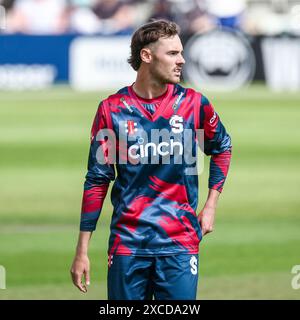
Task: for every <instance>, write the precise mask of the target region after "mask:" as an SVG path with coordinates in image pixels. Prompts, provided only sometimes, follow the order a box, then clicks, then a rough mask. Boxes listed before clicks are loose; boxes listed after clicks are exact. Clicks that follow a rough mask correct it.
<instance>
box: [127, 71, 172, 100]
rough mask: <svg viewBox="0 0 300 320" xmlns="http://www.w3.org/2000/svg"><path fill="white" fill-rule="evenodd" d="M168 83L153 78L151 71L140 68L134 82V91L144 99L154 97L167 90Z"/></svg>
mask: <svg viewBox="0 0 300 320" xmlns="http://www.w3.org/2000/svg"><path fill="white" fill-rule="evenodd" d="M167 88H168V85H167V84H166V83H161V82H159V81H156V80H155V79H153V78H152V77H151V76H150V74H149V72H143V71H142V70H139V72H138V73H137V77H136V81H135V83H134V84H133V90H134V92H135V93H136V94H137V95H138V96H140V97H141V98H144V99H154V98H156V97H159V96H161V95H163V94H164V93H165V92H166V91H167Z"/></svg>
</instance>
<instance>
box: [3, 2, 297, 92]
mask: <svg viewBox="0 0 300 320" xmlns="http://www.w3.org/2000/svg"><path fill="white" fill-rule="evenodd" d="M153 18H154V19H158V18H164V19H169V20H173V21H175V22H176V23H178V24H179V26H180V27H181V31H182V40H183V43H184V47H185V48H184V49H185V50H184V51H185V57H186V65H185V68H184V74H183V77H184V80H185V81H187V82H189V83H191V84H193V85H194V86H196V87H197V86H199V87H203V86H205V87H212V88H217V89H224V90H232V89H236V88H239V87H241V86H244V85H247V84H249V83H251V82H252V81H255V80H260V81H265V82H266V83H267V85H268V86H269V87H270V88H272V89H274V90H300V66H299V64H300V58H299V57H300V40H299V39H300V1H291V0H265V1H264V0H251V1H250V0H249V1H246V0H226V1H225V0H150V1H141V0H0V89H28V88H34V89H39V88H44V87H46V86H49V85H52V84H54V83H70V84H71V85H72V86H73V87H74V88H75V89H79V90H98V89H108V88H115V87H119V86H121V85H125V84H128V82H131V81H133V80H134V76H135V73H134V72H133V71H132V70H131V69H130V67H129V65H128V64H127V62H126V61H127V58H128V56H129V43H130V36H131V34H132V32H133V31H134V30H135V29H136V28H137V27H138V26H140V25H141V24H142V23H145V22H147V21H149V20H150V19H153Z"/></svg>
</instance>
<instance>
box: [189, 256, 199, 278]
mask: <svg viewBox="0 0 300 320" xmlns="http://www.w3.org/2000/svg"><path fill="white" fill-rule="evenodd" d="M197 264H198V261H197V258H196V257H195V256H192V257H191V260H190V265H191V273H192V274H193V275H196V274H197V271H198V270H197Z"/></svg>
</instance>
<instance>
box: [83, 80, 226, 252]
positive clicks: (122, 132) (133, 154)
mask: <svg viewBox="0 0 300 320" xmlns="http://www.w3.org/2000/svg"><path fill="white" fill-rule="evenodd" d="M199 132H200V135H199ZM201 133H202V137H203V142H204V143H203V148H202V149H203V152H204V153H205V154H206V155H209V156H211V160H210V173H209V188H210V189H215V190H218V191H219V192H221V191H222V188H223V185H224V182H225V179H226V176H227V172H228V168H229V164H230V159H231V139H230V136H229V135H228V133H227V132H226V130H225V128H224V126H223V124H222V122H221V121H220V118H219V116H218V114H217V113H216V112H215V110H214V108H213V106H212V104H211V103H210V102H209V101H208V99H207V98H206V97H205V96H204V95H202V94H201V93H199V92H197V91H195V90H193V89H190V88H184V87H182V86H180V85H179V84H176V85H174V84H168V86H167V90H166V92H165V93H164V94H163V95H162V96H161V97H158V98H156V99H152V100H151V99H142V98H140V97H138V96H137V95H136V93H135V92H134V90H133V88H132V86H128V87H124V88H122V89H121V90H119V91H118V92H117V93H115V94H113V95H111V96H109V97H108V98H107V99H105V100H103V101H102V102H101V103H100V104H99V107H98V110H97V113H96V116H95V118H94V122H93V126H92V130H91V144H90V151H89V160H88V172H87V174H86V179H85V183H84V192H83V200H82V211H81V223H80V230H81V231H93V230H95V228H96V224H97V221H98V218H99V216H100V213H101V210H102V205H103V201H104V198H105V196H106V194H107V190H108V186H109V183H110V182H111V181H114V184H113V187H112V191H111V202H112V204H113V212H112V217H111V224H110V231H111V232H110V237H109V248H108V253H109V255H136V256H156V255H173V254H179V253H187V254H197V253H198V247H199V243H200V241H201V238H202V233H201V227H200V224H199V221H198V218H197V213H196V210H197V203H198V175H197V165H196V163H195V161H191V160H193V159H195V158H196V156H195V155H196V153H197V150H200V148H199V140H200V139H201ZM195 170H196V171H195ZM195 172H196V173H195Z"/></svg>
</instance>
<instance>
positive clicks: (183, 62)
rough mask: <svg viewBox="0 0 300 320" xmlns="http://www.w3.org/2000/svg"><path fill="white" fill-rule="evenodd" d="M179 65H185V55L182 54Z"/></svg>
mask: <svg viewBox="0 0 300 320" xmlns="http://www.w3.org/2000/svg"><path fill="white" fill-rule="evenodd" d="M178 64H185V60H184V58H183V55H182V54H181V55H180V57H179V59H178Z"/></svg>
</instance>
